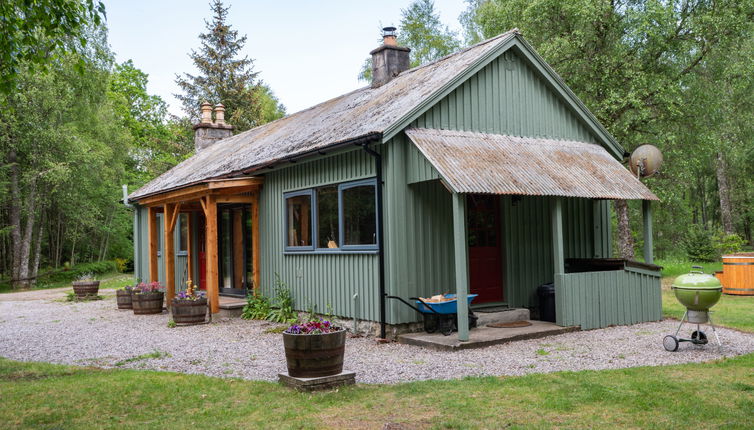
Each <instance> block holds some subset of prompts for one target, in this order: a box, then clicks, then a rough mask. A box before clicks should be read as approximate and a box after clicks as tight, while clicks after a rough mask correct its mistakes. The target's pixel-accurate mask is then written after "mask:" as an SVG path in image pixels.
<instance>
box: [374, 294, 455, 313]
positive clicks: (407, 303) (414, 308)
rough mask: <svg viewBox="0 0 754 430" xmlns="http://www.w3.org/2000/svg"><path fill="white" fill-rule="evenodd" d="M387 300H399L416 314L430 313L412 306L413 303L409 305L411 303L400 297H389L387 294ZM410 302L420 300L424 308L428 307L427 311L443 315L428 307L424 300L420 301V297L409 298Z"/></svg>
mask: <svg viewBox="0 0 754 430" xmlns="http://www.w3.org/2000/svg"><path fill="white" fill-rule="evenodd" d="M385 298H387V299H395V300H399V301H401V302H403V304H405V305H406V306H408V307H410V308H411V309H413V310H415V311H416V312H419V313H420V314H426V313H428V312H425V311H423V310H421V309H419V308H418V307H416V306H414V305H412V304H411V303H409V302H407V301H405V300H403V298H402V297H398V296H389V295H387V294H385ZM409 300H418V301H420V302H422V303H423V304H424V306H426V307H427V309H429V310H430V311H432V312H434V313H436V314H437V315H441V314H440V313H439V312H437V311H436V310H434V309H432V308H431V307H430V306H427V304H426V303H425V302H424V300H422V299H420V298H418V297H409Z"/></svg>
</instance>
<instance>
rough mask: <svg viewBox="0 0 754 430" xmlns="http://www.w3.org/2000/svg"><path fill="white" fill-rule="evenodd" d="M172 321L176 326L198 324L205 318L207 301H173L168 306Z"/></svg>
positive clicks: (203, 299)
mask: <svg viewBox="0 0 754 430" xmlns="http://www.w3.org/2000/svg"><path fill="white" fill-rule="evenodd" d="M170 312H172V313H173V321H174V322H175V323H176V324H200V323H203V322H204V318H205V317H206V316H207V299H206V298H201V299H197V300H181V299H173V302H172V303H171V305H170Z"/></svg>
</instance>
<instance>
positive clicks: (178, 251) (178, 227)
mask: <svg viewBox="0 0 754 430" xmlns="http://www.w3.org/2000/svg"><path fill="white" fill-rule="evenodd" d="M181 215H186V221H188V218H189V217H190V216H191V214H190V213H188V212H179V213H178V219H177V220H176V224H178V225H176V230H178V246H176V248H178V249H176V250H175V255H176V256H178V257H187V256H188V251H189V250H188V248H189V243H190V242H191V240H190V239H189V236H190V235H191V232H189V231H188V230H186V250H185V251H182V250H181V249H180V247H181V227H182V226H183V220H182V219H181ZM187 225H188V223H187Z"/></svg>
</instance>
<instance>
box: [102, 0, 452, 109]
mask: <svg viewBox="0 0 754 430" xmlns="http://www.w3.org/2000/svg"><path fill="white" fill-rule="evenodd" d="M226 4H230V5H231V8H230V13H229V22H230V24H231V25H232V26H233V28H235V29H236V30H238V31H239V33H240V34H246V35H247V36H248V40H247V42H246V46H245V48H244V54H245V55H248V56H249V57H250V58H252V59H254V60H255V63H254V67H255V70H256V71H258V72H260V75H259V76H260V77H261V78H262V79H263V80H264V81H265V82H266V83H267V84H269V85H270V87H271V88H272V90H273V91H274V93H275V95H276V96H277V97H278V98H279V99H280V101H281V102H282V103H283V104H284V105H285V106H286V108H287V111H288V113H293V112H297V111H299V110H302V109H305V108H307V107H309V106H312V105H315V104H317V103H319V102H322V101H325V100H327V99H330V98H332V97H335V96H338V95H340V94H344V93H346V92H349V91H351V90H354V89H356V88H359V87H362V86H364V85H366V84H365V83H364V82H359V81H358V80H357V79H356V76H357V75H358V72H359V69H360V67H361V64H362V63H363V61H364V59H365V58H366V57H367V56H368V55H369V51H371V50H372V49H374V48H376V47H377V46H378V45H379V41H380V28H381V27H382V26H387V25H396V26H397V24H398V23H399V21H400V10H401V9H402V8H406V7H407V6H408V5H409V4H410V0H376V1H375V0H372V1H362V0H351V1H348V0H320V1H313V0H295V1H294V0H278V1H260V0H253V1H250V0H246V1H242V0H235V1H227V2H226ZM105 5H106V8H107V26H108V28H109V40H110V45H111V47H112V49H113V51H114V52H115V54H116V59H117V61H118V62H123V61H125V60H128V59H132V60H133V61H134V64H135V65H136V67H138V68H139V69H141V70H143V71H144V72H146V73H148V74H149V88H148V89H149V92H150V93H151V94H157V95H159V96H161V97H162V98H163V99H164V100H165V101H166V102H167V103H168V105H169V110H170V112H171V113H174V114H180V113H181V111H180V103H179V102H178V101H177V100H176V99H175V97H173V94H174V93H176V92H178V88H177V86H176V85H175V82H174V81H175V75H176V74H177V73H182V72H189V73H194V72H195V70H194V68H193V64H192V63H191V60H190V59H189V57H188V53H189V51H190V50H191V49H192V48H194V49H195V48H197V47H198V44H199V42H198V40H199V39H198V35H199V33H201V32H204V31H205V28H204V19H209V18H210V16H211V12H210V9H209V1H208V0H184V1H178V0H152V1H145V0H105ZM435 8H436V9H437V10H438V11H439V13H440V15H441V17H442V21H443V22H444V23H445V24H446V25H448V26H450V27H451V29H453V30H456V31H459V33H460V25H459V24H458V16H459V15H460V14H461V12H463V10H464V9H465V8H466V5H465V3H464V2H463V0H435ZM398 31H400V28H399V29H398Z"/></svg>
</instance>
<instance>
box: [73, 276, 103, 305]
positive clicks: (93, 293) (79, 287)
mask: <svg viewBox="0 0 754 430" xmlns="http://www.w3.org/2000/svg"><path fill="white" fill-rule="evenodd" d="M73 292H74V293H76V298H77V299H89V298H92V297H97V293H98V292H99V281H97V280H96V279H94V276H93V275H92V274H91V273H84V274H83V275H81V276H79V277H78V278H77V279H76V280H75V281H73Z"/></svg>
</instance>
